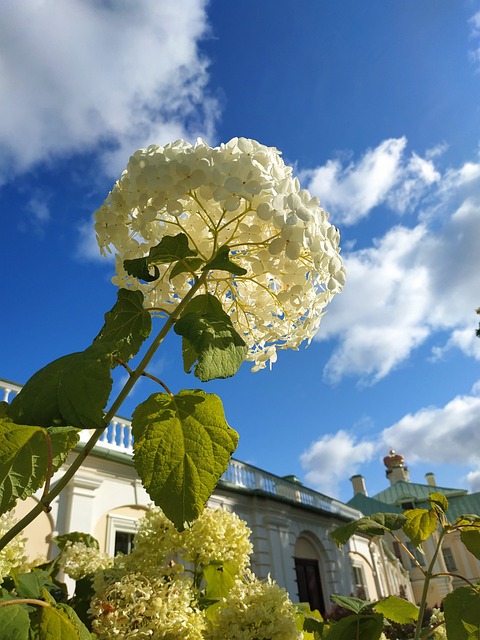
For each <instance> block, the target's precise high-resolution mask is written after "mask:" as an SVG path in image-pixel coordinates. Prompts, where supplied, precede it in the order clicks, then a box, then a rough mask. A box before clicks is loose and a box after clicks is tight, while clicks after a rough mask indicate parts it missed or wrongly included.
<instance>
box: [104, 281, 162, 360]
mask: <svg viewBox="0 0 480 640" xmlns="http://www.w3.org/2000/svg"><path fill="white" fill-rule="evenodd" d="M143 299H144V296H143V293H142V292H141V291H131V290H129V289H120V290H119V292H118V294H117V302H116V303H115V305H114V306H113V308H112V309H111V311H108V312H107V313H106V314H105V324H104V325H103V327H102V329H101V330H100V333H99V334H98V336H97V337H96V338H95V340H94V345H96V346H102V347H104V350H105V351H106V352H107V353H108V352H110V353H114V354H115V355H116V356H118V357H119V358H120V359H121V360H123V361H124V362H128V361H129V360H130V359H131V358H132V357H133V356H134V355H136V354H137V353H138V351H139V350H140V347H141V346H142V344H143V342H144V341H145V340H146V339H147V338H148V336H149V335H150V332H151V330H152V319H151V317H150V314H149V313H148V311H147V310H146V309H144V308H143ZM114 366H115V365H114Z"/></svg>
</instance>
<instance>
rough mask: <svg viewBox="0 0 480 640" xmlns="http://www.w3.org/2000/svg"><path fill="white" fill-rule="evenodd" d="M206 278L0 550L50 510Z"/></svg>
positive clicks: (3, 540)
mask: <svg viewBox="0 0 480 640" xmlns="http://www.w3.org/2000/svg"><path fill="white" fill-rule="evenodd" d="M206 278H207V274H206V273H203V274H202V275H201V277H200V278H198V280H196V281H195V282H194V284H193V285H192V288H191V289H190V291H189V292H188V293H187V294H186V295H185V297H184V298H183V300H182V301H181V302H180V304H179V305H178V307H177V308H176V309H175V311H174V312H173V313H172V314H171V315H170V316H169V317H168V319H167V320H166V322H165V324H164V325H163V327H162V328H161V330H160V331H159V333H158V335H157V336H156V338H155V339H154V340H153V342H152V344H151V345H150V347H149V348H148V349H147V352H146V353H145V355H144V356H143V358H142V360H141V362H140V363H139V365H138V366H137V368H136V369H135V370H134V371H132V372H131V374H130V376H129V378H128V380H127V382H126V383H125V385H124V387H123V389H122V390H121V391H120V393H119V394H118V396H117V397H116V398H115V400H114V401H113V403H112V405H111V406H110V409H109V410H108V411H107V413H106V414H105V417H104V422H105V427H104V428H103V429H95V432H94V433H93V434H92V436H91V438H90V439H89V440H88V442H87V443H86V444H85V446H84V447H83V449H82V450H81V451H80V452H79V454H78V455H77V457H76V458H75V460H74V461H73V462H72V464H71V465H70V466H69V468H68V469H67V470H66V472H65V474H64V475H63V476H62V477H61V478H60V479H59V480H58V482H57V483H56V484H55V486H54V487H53V488H52V489H51V490H50V491H49V492H48V493H45V492H44V495H42V497H41V498H40V501H39V502H38V503H37V504H36V505H35V506H34V507H33V508H32V510H31V511H29V512H28V513H27V514H26V515H25V516H24V517H23V518H22V519H21V520H19V521H18V522H17V523H16V524H15V525H14V526H13V527H12V528H11V529H10V531H7V533H6V534H5V535H4V536H3V537H2V538H1V539H0V550H1V549H3V548H4V547H5V546H6V545H7V544H8V543H9V542H10V541H11V540H13V538H15V536H17V535H18V534H19V533H21V532H22V531H23V530H24V529H25V527H27V526H28V525H29V524H30V523H31V522H33V521H34V520H35V518H36V517H37V516H38V515H40V513H42V511H49V509H50V503H51V502H52V500H53V499H54V498H56V497H57V496H58V495H59V493H60V492H61V491H62V490H63V489H64V488H65V487H66V486H67V484H68V483H69V482H70V480H71V479H72V478H73V476H74V475H75V473H76V472H77V471H78V469H79V468H80V467H81V466H82V464H83V462H84V461H85V459H86V458H87V456H88V455H89V454H90V453H91V451H92V449H93V448H94V447H95V445H96V444H97V442H98V440H99V439H100V437H101V435H102V433H103V432H104V431H105V429H106V428H107V426H108V425H109V424H110V422H111V421H112V420H113V418H114V417H115V415H116V414H117V411H118V410H119V408H120V407H121V406H122V404H123V402H124V401H125V399H126V398H127V396H128V394H129V393H130V391H131V390H132V389H133V387H134V385H135V383H136V382H137V380H138V379H139V378H140V377H141V376H142V375H143V372H144V370H145V368H146V367H147V365H148V364H149V362H150V361H151V359H152V358H153V356H154V355H155V352H156V351H157V349H158V347H159V346H160V345H161V343H162V342H163V340H164V339H165V337H166V335H167V334H168V332H169V331H170V329H171V328H172V327H173V325H174V324H175V322H176V320H177V318H178V317H179V316H180V315H181V313H182V311H183V309H184V308H185V306H186V305H187V304H188V302H190V300H191V299H192V298H193V296H194V295H195V294H196V293H197V291H198V290H199V289H200V288H201V287H202V286H203V285H204V284H205V281H206Z"/></svg>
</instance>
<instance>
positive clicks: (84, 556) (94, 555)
mask: <svg viewBox="0 0 480 640" xmlns="http://www.w3.org/2000/svg"><path fill="white" fill-rule="evenodd" d="M112 563H113V561H112V558H111V557H110V556H109V555H108V554H107V553H102V552H101V551H99V550H98V549H95V548H94V547H88V546H87V545H86V544H85V543H83V542H71V541H70V542H67V544H66V545H65V548H64V549H63V551H62V554H61V556H60V561H59V564H60V565H61V566H62V567H63V570H64V571H65V573H66V574H67V576H70V578H73V579H74V580H80V578H84V577H85V576H88V575H89V574H91V573H95V571H100V570H101V569H107V568H108V567H110V566H112Z"/></svg>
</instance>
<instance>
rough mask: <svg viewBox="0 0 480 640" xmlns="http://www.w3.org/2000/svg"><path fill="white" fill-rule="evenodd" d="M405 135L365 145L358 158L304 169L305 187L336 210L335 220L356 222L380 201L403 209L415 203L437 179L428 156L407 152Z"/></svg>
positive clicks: (327, 205)
mask: <svg viewBox="0 0 480 640" xmlns="http://www.w3.org/2000/svg"><path fill="white" fill-rule="evenodd" d="M406 148H407V139H406V138H405V136H403V137H401V138H390V139H388V140H384V141H383V142H381V143H380V144H379V145H378V146H377V147H375V148H374V149H368V150H367V151H365V153H364V154H363V155H362V157H361V158H360V159H359V160H358V161H356V162H355V161H351V162H349V163H347V164H343V163H342V162H341V160H338V159H335V160H329V161H328V162H327V163H326V164H325V165H324V166H321V167H317V168H316V169H313V170H310V171H306V172H304V175H305V176H306V177H307V179H308V188H309V189H310V191H312V193H315V194H318V195H319V196H320V198H321V202H322V206H323V207H324V208H326V209H328V210H331V211H332V212H334V213H335V221H336V223H337V224H339V223H342V224H344V225H351V224H355V223H356V222H358V221H359V220H361V219H363V218H366V217H367V216H368V215H369V214H370V212H371V211H372V210H373V209H374V208H375V207H378V206H379V205H382V204H385V205H387V206H388V207H389V208H391V209H393V210H395V211H398V212H400V213H403V212H404V211H406V210H407V208H409V207H411V206H413V205H416V204H417V202H418V201H419V200H420V199H421V198H422V196H423V195H424V193H425V192H426V189H427V188H428V187H429V186H430V185H431V184H433V183H434V182H437V181H438V180H439V178H440V174H439V173H438V171H436V169H435V166H434V164H433V161H432V158H431V156H430V157H429V156H428V155H427V157H425V158H422V157H420V156H419V155H418V154H416V153H412V154H411V155H410V157H407V156H406Z"/></svg>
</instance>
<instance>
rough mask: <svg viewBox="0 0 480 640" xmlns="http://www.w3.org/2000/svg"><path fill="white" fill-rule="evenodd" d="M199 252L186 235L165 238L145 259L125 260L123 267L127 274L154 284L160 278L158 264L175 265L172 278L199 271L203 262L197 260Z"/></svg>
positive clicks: (180, 234)
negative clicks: (191, 247)
mask: <svg viewBox="0 0 480 640" xmlns="http://www.w3.org/2000/svg"><path fill="white" fill-rule="evenodd" d="M197 255H198V254H197V252H196V251H194V250H192V249H190V248H189V246H188V238H187V236H186V235H185V234H184V233H179V234H177V235H176V236H165V237H164V238H162V240H161V242H160V243H159V244H157V245H156V246H154V247H152V248H151V249H150V251H149V252H148V256H146V257H145V258H134V259H133V260H124V262H123V265H124V267H125V270H126V272H127V273H128V274H129V275H131V276H134V277H135V278H138V279H139V280H143V281H144V282H154V281H155V280H157V278H158V277H159V276H160V271H159V269H158V267H157V266H156V265H157V264H165V263H167V264H169V263H172V264H173V268H172V272H171V274H170V278H173V277H175V276H176V275H179V274H180V273H184V272H185V271H192V270H195V269H197V268H198V267H199V266H200V264H201V263H202V262H203V260H202V259H198V258H196V256H197Z"/></svg>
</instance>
